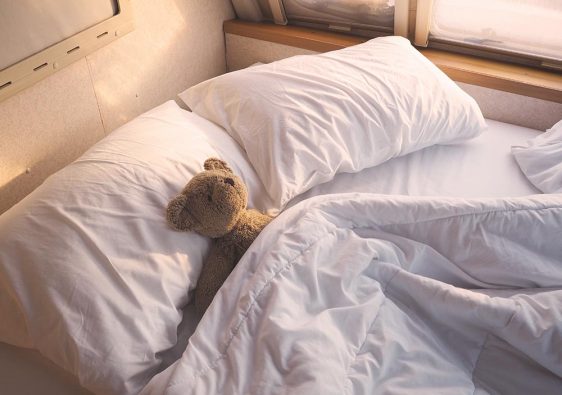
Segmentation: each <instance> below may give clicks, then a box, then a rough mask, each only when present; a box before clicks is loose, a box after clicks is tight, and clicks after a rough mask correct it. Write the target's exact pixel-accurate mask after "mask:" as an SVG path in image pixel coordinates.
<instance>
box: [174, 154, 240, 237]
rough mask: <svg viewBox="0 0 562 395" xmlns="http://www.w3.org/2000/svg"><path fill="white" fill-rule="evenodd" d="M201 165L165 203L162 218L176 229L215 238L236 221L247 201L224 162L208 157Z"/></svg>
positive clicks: (236, 180) (223, 233)
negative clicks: (174, 195) (181, 188)
mask: <svg viewBox="0 0 562 395" xmlns="http://www.w3.org/2000/svg"><path fill="white" fill-rule="evenodd" d="M204 167H205V171H203V172H201V173H199V174H197V175H196V176H194V177H193V178H192V179H191V180H190V181H189V182H188V183H187V185H186V186H185V188H184V189H183V191H182V192H181V193H180V194H179V195H178V196H176V197H175V198H174V199H173V200H172V201H171V202H170V203H169V204H168V209H167V213H166V218H167V220H168V223H169V224H170V225H171V226H172V227H173V228H174V229H176V230H181V231H188V230H192V231H195V232H197V233H199V234H202V235H204V236H207V237H212V238H217V237H221V236H224V235H225V234H227V233H228V232H230V231H231V230H232V229H233V227H234V225H235V224H236V223H237V222H238V220H239V218H240V215H241V213H242V212H243V211H244V210H245V209H246V205H247V204H248V192H247V191H246V187H245V185H244V183H243V182H242V180H241V179H240V178H238V177H237V176H236V175H235V174H234V173H233V172H232V170H231V169H230V167H228V165H227V164H226V162H224V161H222V160H220V159H216V158H209V159H207V160H206V161H205V165H204Z"/></svg>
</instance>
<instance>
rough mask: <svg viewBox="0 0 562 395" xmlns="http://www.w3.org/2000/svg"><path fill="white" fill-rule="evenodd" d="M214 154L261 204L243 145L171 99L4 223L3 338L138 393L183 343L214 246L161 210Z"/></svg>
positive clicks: (107, 390) (86, 382)
mask: <svg viewBox="0 0 562 395" xmlns="http://www.w3.org/2000/svg"><path fill="white" fill-rule="evenodd" d="M215 144H216V145H217V146H219V147H220V148H216V147H215ZM210 156H219V157H223V158H225V159H227V160H228V161H229V164H230V165H231V166H232V168H233V169H234V170H235V171H236V172H237V174H239V175H240V176H241V177H242V178H243V179H244V181H245V182H246V184H247V185H248V188H249V189H250V197H251V198H250V200H251V202H252V203H251V204H253V203H255V202H258V200H257V199H256V198H255V197H256V196H261V195H263V193H258V194H256V188H257V189H258V190H259V188H263V187H260V182H259V178H258V177H257V176H256V175H255V173H254V172H253V170H252V168H251V165H249V164H248V162H247V161H246V160H245V159H244V155H243V152H242V151H241V149H240V147H239V146H238V145H237V144H236V142H234V140H232V139H231V138H230V136H228V135H227V134H226V133H224V132H223V131H222V130H220V128H218V127H216V126H215V125H213V124H211V123H210V122H208V121H206V120H205V119H202V118H200V117H198V116H196V115H194V114H192V113H189V112H187V111H184V110H182V109H180V108H179V107H178V106H177V104H175V103H174V102H172V101H170V102H167V103H165V104H163V105H161V106H159V107H157V108H155V109H153V110H151V111H149V112H147V113H145V114H143V115H141V116H140V117H138V118H136V119H135V120H133V121H131V122H129V123H128V124H126V125H125V126H123V127H122V128H120V129H119V130H116V131H115V132H113V133H111V134H110V135H109V136H108V137H107V138H105V139H104V140H103V141H101V142H99V143H98V144H96V145H95V146H94V147H92V148H91V149H90V150H89V151H88V152H87V153H85V154H84V155H83V156H82V157H80V158H79V159H78V160H76V161H75V162H74V163H72V164H70V165H69V166H67V167H66V168H64V169H63V170H61V171H60V172H58V173H56V174H54V175H52V176H51V177H50V178H49V179H48V180H46V181H45V183H44V184H43V185H42V186H40V187H39V188H38V189H37V190H36V191H35V192H33V193H32V194H31V195H29V196H28V197H26V198H25V199H24V200H23V201H22V202H20V203H19V204H17V205H16V206H14V207H13V208H11V209H10V210H8V211H7V212H6V213H4V214H3V215H2V216H0V341H2V342H6V343H9V344H13V345H17V346H21V347H29V348H35V349H37V350H38V351H39V352H40V353H41V354H43V355H44V356H46V357H47V358H49V359H50V360H51V361H53V362H55V363H56V364H57V365H59V366H60V367H62V368H64V369H66V370H68V371H70V372H71V373H73V374H74V375H76V376H77V377H78V379H79V380H80V383H81V384H82V385H83V386H84V387H86V388H88V389H90V390H91V391H93V392H95V393H100V394H116V395H126V394H137V393H138V392H139V391H140V389H141V388H142V387H143V386H144V385H145V384H146V383H147V382H148V380H149V379H150V378H151V377H152V376H153V375H154V374H156V373H157V372H158V371H159V370H160V369H161V364H165V363H166V361H165V360H166V353H167V352H168V350H169V349H171V348H172V347H174V346H175V345H176V343H177V342H178V340H177V336H176V333H177V327H178V324H179V323H180V321H181V320H182V311H181V309H182V307H183V306H184V305H185V304H186V303H187V302H188V300H189V296H190V290H192V289H193V288H194V286H195V283H196V281H197V277H198V275H199V271H200V269H201V264H202V261H203V258H204V257H205V254H206V253H207V251H208V247H209V245H210V242H209V240H208V239H206V238H204V237H202V236H199V235H197V234H195V233H191V232H190V233H185V232H176V231H174V230H172V229H171V228H170V227H169V226H167V224H166V221H165V209H166V205H167V203H168V201H169V200H170V199H171V198H173V197H174V196H175V195H176V194H177V193H178V192H179V191H180V190H181V189H182V188H183V187H184V185H185V184H186V183H187V181H189V179H190V178H191V177H192V176H193V175H194V174H196V173H198V172H200V171H201V170H202V169H203V162H204V161H205V159H207V158H208V157H210ZM168 357H169V356H168ZM0 392H1V390H0Z"/></svg>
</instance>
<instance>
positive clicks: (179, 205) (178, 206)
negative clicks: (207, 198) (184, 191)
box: [166, 195, 193, 231]
mask: <svg viewBox="0 0 562 395" xmlns="http://www.w3.org/2000/svg"><path fill="white" fill-rule="evenodd" d="M185 203H186V197H185V195H178V196H176V197H175V198H174V199H172V200H171V201H170V203H168V208H167V209H166V220H167V221H168V224H170V226H171V227H172V228H174V229H175V230H182V231H188V230H191V229H192V228H193V218H192V217H191V215H190V214H189V211H188V210H187V209H186V207H185Z"/></svg>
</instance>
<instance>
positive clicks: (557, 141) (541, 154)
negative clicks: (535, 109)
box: [512, 121, 562, 193]
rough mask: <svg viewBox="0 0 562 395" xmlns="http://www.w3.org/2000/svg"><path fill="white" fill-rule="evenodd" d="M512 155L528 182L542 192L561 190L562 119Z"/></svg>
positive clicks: (513, 150) (514, 147) (516, 148)
mask: <svg viewBox="0 0 562 395" xmlns="http://www.w3.org/2000/svg"><path fill="white" fill-rule="evenodd" d="M512 152H513V156H515V159H516V160H517V163H518V164H519V167H520V168H521V171H522V172H523V173H524V174H525V176H527V178H528V179H529V181H530V182H532V183H533V185H535V186H536V187H537V188H538V189H540V190H541V191H542V192H544V193H560V192H562V121H560V122H558V123H557V124H556V125H554V126H553V127H552V128H550V129H548V130H547V131H546V132H545V133H543V134H541V135H540V136H538V137H535V138H534V139H531V140H529V141H527V143H526V144H523V145H518V146H513V147H512Z"/></svg>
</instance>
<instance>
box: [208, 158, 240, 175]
mask: <svg viewBox="0 0 562 395" xmlns="http://www.w3.org/2000/svg"><path fill="white" fill-rule="evenodd" d="M203 166H204V167H205V170H226V171H228V172H229V173H233V171H232V169H231V168H230V167H228V165H227V164H226V162H225V161H224V160H221V159H217V158H209V159H207V160H206V161H205V164H204V165H203Z"/></svg>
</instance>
